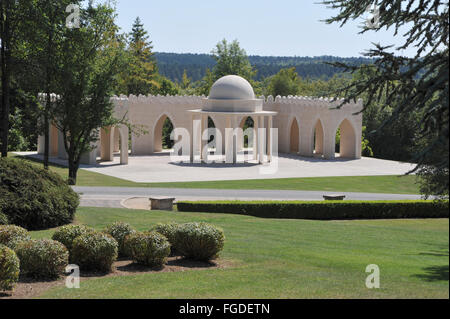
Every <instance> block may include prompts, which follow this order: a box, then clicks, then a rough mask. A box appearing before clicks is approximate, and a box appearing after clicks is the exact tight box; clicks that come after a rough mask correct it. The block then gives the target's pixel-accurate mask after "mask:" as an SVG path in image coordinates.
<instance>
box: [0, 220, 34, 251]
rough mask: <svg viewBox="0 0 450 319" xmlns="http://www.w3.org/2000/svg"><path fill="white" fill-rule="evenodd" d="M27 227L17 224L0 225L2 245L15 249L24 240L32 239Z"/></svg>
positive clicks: (0, 241) (0, 242)
mask: <svg viewBox="0 0 450 319" xmlns="http://www.w3.org/2000/svg"><path fill="white" fill-rule="evenodd" d="M30 239H31V238H30V236H29V235H28V232H27V230H26V229H24V228H22V227H19V226H15V225H0V245H5V246H7V247H9V248H11V249H15V247H16V246H17V244H19V243H20V242H22V241H26V240H30Z"/></svg>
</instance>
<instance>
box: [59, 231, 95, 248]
mask: <svg viewBox="0 0 450 319" xmlns="http://www.w3.org/2000/svg"><path fill="white" fill-rule="evenodd" d="M94 232H95V230H94V229H93V228H90V227H87V226H84V225H66V226H62V227H60V228H58V229H57V230H56V232H55V233H54V234H53V236H52V239H53V240H56V241H59V242H60V243H61V244H63V245H64V246H66V248H67V249H68V250H69V252H70V251H71V250H72V243H73V241H74V240H75V238H77V237H78V236H81V235H85V234H89V233H94Z"/></svg>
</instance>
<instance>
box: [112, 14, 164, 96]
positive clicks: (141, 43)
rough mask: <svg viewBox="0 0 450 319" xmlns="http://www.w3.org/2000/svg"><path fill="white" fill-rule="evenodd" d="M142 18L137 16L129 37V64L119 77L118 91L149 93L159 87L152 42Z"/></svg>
mask: <svg viewBox="0 0 450 319" xmlns="http://www.w3.org/2000/svg"><path fill="white" fill-rule="evenodd" d="M148 38H149V37H148V33H147V31H146V30H145V29H144V25H143V24H142V22H141V20H140V19H139V17H138V18H136V20H135V21H134V23H133V28H132V32H131V33H130V35H129V37H128V42H129V45H128V49H127V60H128V65H127V66H126V67H125V69H124V70H123V72H122V74H121V75H120V77H119V88H118V91H120V92H118V93H123V94H126V95H129V94H134V95H139V94H143V95H147V94H149V93H150V92H151V91H152V89H154V88H155V87H156V88H159V86H160V85H159V83H158V82H157V80H156V77H157V74H158V71H157V67H156V61H155V59H154V57H153V52H152V49H153V46H152V42H151V41H149V40H148Z"/></svg>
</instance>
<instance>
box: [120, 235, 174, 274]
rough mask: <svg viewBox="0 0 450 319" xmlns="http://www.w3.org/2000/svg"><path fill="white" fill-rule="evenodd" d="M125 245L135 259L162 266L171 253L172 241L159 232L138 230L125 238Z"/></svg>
mask: <svg viewBox="0 0 450 319" xmlns="http://www.w3.org/2000/svg"><path fill="white" fill-rule="evenodd" d="M125 246H126V247H127V250H128V251H129V252H130V255H131V256H130V257H131V258H132V260H133V261H135V262H137V263H139V264H143V265H146V266H151V267H161V266H162V265H164V263H165V262H166V260H167V257H168V256H169V254H170V243H169V241H168V240H167V238H166V237H165V236H164V235H161V234H160V233H157V232H143V233H140V232H136V233H134V234H130V235H128V236H127V237H126V238H125Z"/></svg>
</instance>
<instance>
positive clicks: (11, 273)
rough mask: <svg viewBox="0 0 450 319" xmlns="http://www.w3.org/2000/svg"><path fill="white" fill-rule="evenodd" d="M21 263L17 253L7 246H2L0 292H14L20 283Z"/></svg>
mask: <svg viewBox="0 0 450 319" xmlns="http://www.w3.org/2000/svg"><path fill="white" fill-rule="evenodd" d="M19 272H20V262H19V258H18V257H17V255H16V253H15V252H14V251H13V250H12V249H11V248H8V247H6V246H5V245H0V291H2V290H3V291H8V290H13V289H14V285H15V284H16V282H17V281H19Z"/></svg>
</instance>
